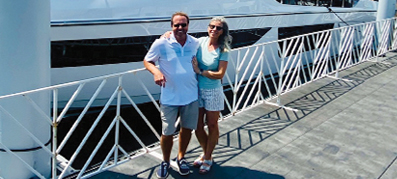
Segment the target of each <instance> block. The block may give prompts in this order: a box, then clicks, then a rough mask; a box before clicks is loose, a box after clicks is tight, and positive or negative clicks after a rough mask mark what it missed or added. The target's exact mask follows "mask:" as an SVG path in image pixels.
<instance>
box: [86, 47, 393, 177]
mask: <svg viewBox="0 0 397 179" xmlns="http://www.w3.org/2000/svg"><path fill="white" fill-rule="evenodd" d="M381 60H384V61H383V62H382V63H373V62H366V63H363V64H360V65H358V66H355V67H353V68H350V69H347V70H344V71H342V72H341V73H340V74H339V76H340V77H342V78H343V79H334V78H330V77H326V78H323V79H321V80H318V81H315V82H313V83H310V84H307V85H304V86H302V87H300V88H298V89H296V90H294V91H292V92H289V93H287V94H285V95H283V96H282V97H281V102H282V103H283V104H284V105H285V106H287V107H289V108H293V109H296V111H291V110H288V109H284V108H279V107H276V106H272V105H269V104H267V103H263V104H261V105H258V106H255V107H253V108H251V109H249V110H246V111H244V112H240V113H238V114H237V115H236V116H233V117H229V118H227V119H225V120H224V121H222V122H220V132H221V133H220V138H219V143H218V145H217V147H216V149H215V152H214V156H213V157H214V160H215V164H214V166H213V168H212V170H211V171H210V173H209V174H207V175H206V176H205V177H207V178H247V179H248V178H250V179H251V178H266V179H282V178H288V179H296V178H305V179H308V178H316V179H318V178H321V179H335V178H355V179H358V178H377V179H386V178H396V177H397V162H396V159H397V130H396V126H397V120H396V119H397V90H396V89H397V80H396V77H397V53H393V52H391V53H388V54H387V55H386V57H382V59H381ZM177 146H178V145H177V142H175V144H174V148H173V152H172V155H171V156H176V153H177ZM200 152H201V148H200V147H199V144H198V142H197V140H196V138H195V136H194V135H192V140H191V143H190V145H189V148H188V153H187V155H186V158H187V159H188V161H189V162H190V164H191V163H192V162H193V160H194V159H195V158H196V157H197V156H198V155H199V154H200ZM160 153H161V151H160V149H158V150H157V151H156V152H154V153H151V154H145V155H143V156H140V157H138V158H135V159H133V160H131V161H129V162H127V163H125V164H122V165H120V166H118V167H115V168H113V169H111V170H109V171H106V172H103V173H101V174H98V175H96V176H93V177H91V178H93V179H96V178H101V179H103V178H118V179H123V178H156V174H155V173H156V170H157V168H158V166H159V164H160V159H159V158H157V157H156V156H155V154H158V156H161V155H160ZM201 177H203V176H202V175H200V174H199V173H198V169H197V168H193V167H191V174H190V175H189V177H188V178H201ZM168 178H187V177H182V176H180V175H179V174H178V172H176V170H175V169H171V170H170V175H169V176H168Z"/></svg>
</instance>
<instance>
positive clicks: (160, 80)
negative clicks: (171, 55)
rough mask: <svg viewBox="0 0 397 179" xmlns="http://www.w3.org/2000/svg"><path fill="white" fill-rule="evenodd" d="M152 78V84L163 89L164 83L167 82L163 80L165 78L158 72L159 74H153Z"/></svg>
mask: <svg viewBox="0 0 397 179" xmlns="http://www.w3.org/2000/svg"><path fill="white" fill-rule="evenodd" d="M153 77H154V82H155V83H156V84H157V85H159V86H162V87H165V82H167V80H166V79H165V76H164V75H163V74H162V73H161V72H160V71H159V73H156V74H153Z"/></svg>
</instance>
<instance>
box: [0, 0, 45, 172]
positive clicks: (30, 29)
mask: <svg viewBox="0 0 397 179" xmlns="http://www.w3.org/2000/svg"><path fill="white" fill-rule="evenodd" d="M49 34H50V0H34V1H32V0H0V96H2V95H7V94H12V93H16V92H22V91H26V90H32V89H36V88H39V87H44V86H49V85H50V35H49ZM29 97H31V98H32V99H33V100H34V101H35V102H36V103H37V104H38V105H39V106H40V108H41V109H43V111H44V112H45V113H46V114H50V94H49V93H48V94H38V95H33V96H29ZM0 105H1V106H3V107H4V108H5V109H6V110H7V111H8V112H9V113H10V114H11V115H12V116H13V118H15V119H17V120H18V121H19V122H20V123H21V124H23V125H24V126H25V127H26V128H27V129H28V130H29V131H30V132H31V133H33V134H34V135H35V136H36V137H37V138H38V139H39V140H40V141H41V142H42V143H44V144H45V143H47V142H48V140H49V139H50V137H51V133H50V130H51V128H50V125H48V123H46V121H45V120H43V119H42V118H43V117H42V116H40V115H39V114H38V112H36V111H35V109H34V107H32V106H31V105H29V103H28V102H27V101H26V100H25V99H23V98H18V99H16V98H13V99H7V100H2V101H0ZM0 134H1V135H0V141H1V142H2V143H3V144H4V145H5V146H7V148H10V149H12V150H27V151H24V152H15V154H17V155H18V156H19V157H20V158H22V159H23V160H24V162H25V163H27V164H29V165H30V166H31V167H32V168H33V169H35V170H36V171H38V172H39V173H40V174H41V175H42V176H44V177H46V178H49V177H50V173H51V161H50V155H48V153H46V152H44V150H43V149H38V150H29V149H32V148H35V147H38V146H39V145H38V144H37V143H36V142H34V141H33V139H32V138H31V137H29V136H28V134H27V133H26V132H24V131H23V130H22V129H21V128H20V127H18V126H17V125H16V124H15V122H13V121H12V118H11V117H9V115H7V114H5V113H1V112H0ZM47 146H48V147H49V145H47ZM24 162H21V161H20V160H18V159H17V157H15V156H13V155H12V154H10V153H6V152H1V151H0V178H32V177H35V176H36V175H35V174H34V173H33V172H32V171H30V170H29V167H27V166H26V165H24Z"/></svg>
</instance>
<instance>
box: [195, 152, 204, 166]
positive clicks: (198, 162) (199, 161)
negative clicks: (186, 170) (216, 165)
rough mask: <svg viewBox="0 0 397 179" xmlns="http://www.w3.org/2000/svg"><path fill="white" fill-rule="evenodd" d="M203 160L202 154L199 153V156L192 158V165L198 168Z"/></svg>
mask: <svg viewBox="0 0 397 179" xmlns="http://www.w3.org/2000/svg"><path fill="white" fill-rule="evenodd" d="M203 160H204V154H201V155H200V156H199V157H197V159H196V160H194V162H193V166H194V167H196V168H199V167H200V166H201V165H202V164H203Z"/></svg>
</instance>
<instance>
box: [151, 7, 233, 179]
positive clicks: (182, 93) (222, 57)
mask: <svg viewBox="0 0 397 179" xmlns="http://www.w3.org/2000/svg"><path fill="white" fill-rule="evenodd" d="M171 27H172V33H171V34H168V33H166V34H165V36H167V37H168V38H161V39H157V40H156V41H155V42H154V43H153V44H152V46H151V47H150V49H149V51H148V53H147V54H146V56H145V60H144V65H145V67H146V69H147V70H149V71H150V72H151V73H152V74H153V76H154V81H155V83H156V84H157V85H160V86H161V96H160V104H161V111H160V115H161V120H162V136H161V140H160V145H161V150H162V153H163V162H162V163H161V165H160V168H159V169H158V171H157V173H156V175H157V177H158V178H166V177H167V176H168V169H169V168H170V155H171V149H172V145H173V134H174V133H175V130H176V126H175V122H176V120H177V117H178V116H180V119H181V120H180V125H181V128H180V132H179V150H178V155H177V161H176V162H177V164H178V168H179V173H180V174H181V175H188V174H189V173H190V169H189V166H188V162H187V161H186V159H185V158H184V155H185V153H186V149H187V146H188V144H189V142H190V138H191V133H192V130H195V134H196V137H197V140H198V141H199V143H200V145H201V147H202V149H203V154H202V155H200V156H199V157H198V158H197V159H196V160H195V161H194V163H193V165H194V166H196V167H200V171H199V172H200V173H202V174H205V173H207V172H209V171H210V169H211V166H212V163H213V160H212V151H213V150H214V148H215V145H216V144H217V141H218V138H219V129H218V118H219V113H220V111H221V110H223V108H224V101H223V99H224V98H223V88H222V84H221V79H222V78H223V75H224V74H225V72H226V68H227V63H228V62H227V61H228V56H229V50H230V40H231V37H230V35H229V28H228V26H227V23H226V21H225V19H224V18H223V17H215V18H213V19H212V20H211V21H210V23H209V25H208V37H202V38H199V39H196V38H194V37H192V36H190V35H188V34H187V31H188V27H189V17H188V15H187V14H185V13H183V12H177V13H174V14H173V15H172V17H171ZM196 57H197V59H196ZM155 62H158V63H159V66H160V69H158V68H157V67H156V66H155ZM204 116H206V117H205V119H206V123H207V126H208V131H209V133H208V134H207V133H206V132H205V130H204V125H205V123H204Z"/></svg>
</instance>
